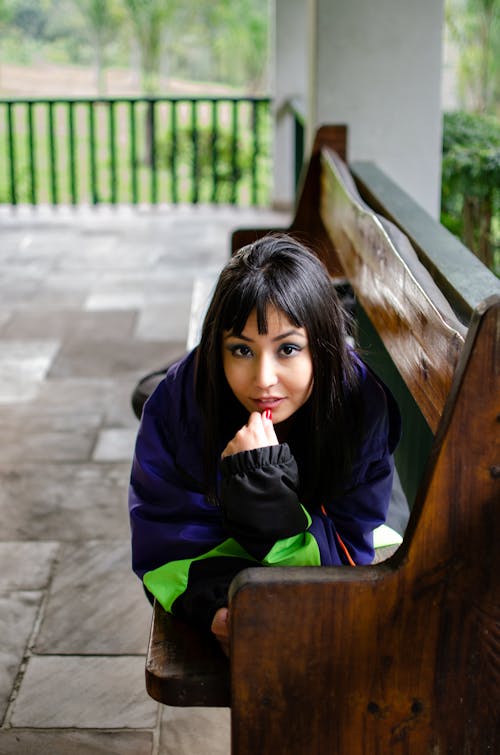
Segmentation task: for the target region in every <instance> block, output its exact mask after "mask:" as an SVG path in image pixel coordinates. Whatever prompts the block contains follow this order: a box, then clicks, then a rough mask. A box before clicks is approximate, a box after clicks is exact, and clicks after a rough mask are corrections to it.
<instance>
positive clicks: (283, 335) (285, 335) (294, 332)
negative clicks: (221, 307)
mask: <svg viewBox="0 0 500 755" xmlns="http://www.w3.org/2000/svg"><path fill="white" fill-rule="evenodd" d="M290 336H298V337H299V338H306V336H305V335H304V334H303V333H299V331H298V330H287V331H286V333H280V335H279V336H276V337H275V338H273V339H272V341H273V343H274V342H276V341H282V340H283V339H284V338H290ZM228 338H237V339H241V340H242V341H247V343H253V338H249V337H248V336H244V335H243V333H240V334H239V335H238V334H236V333H229V334H228V335H227V336H224V340H225V341H227V339H228Z"/></svg>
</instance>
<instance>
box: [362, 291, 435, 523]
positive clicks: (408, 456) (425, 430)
mask: <svg viewBox="0 0 500 755" xmlns="http://www.w3.org/2000/svg"><path fill="white" fill-rule="evenodd" d="M356 319H357V325H358V332H357V335H358V343H359V345H360V355H361V357H362V358H363V360H364V361H365V362H366V363H367V364H368V365H369V366H370V367H371V368H372V370H373V371H374V372H375V373H376V374H377V375H378V376H379V377H380V378H381V379H382V380H383V381H384V383H385V384H386V385H387V386H388V388H389V389H390V390H391V392H392V395H393V396H394V398H395V399H396V401H397V403H398V406H399V411H400V412H401V417H402V423H403V431H402V437H401V441H400V443H399V446H398V447H397V449H396V453H395V454H394V458H395V461H396V467H397V470H398V474H399V477H400V479H401V485H402V487H403V490H404V493H405V495H406V498H407V501H408V505H409V506H410V508H412V506H413V503H414V500H415V496H416V493H417V491H418V488H419V485H420V480H421V478H422V473H423V471H424V469H425V466H426V464H427V459H428V458H429V453H430V450H431V446H432V442H433V440H434V436H433V434H432V432H431V430H430V428H429V426H428V424H427V422H426V421H425V419H424V417H423V415H422V412H421V411H420V409H419V408H418V406H417V404H416V402H415V400H414V398H413V396H412V395H411V393H410V391H409V390H408V388H407V387H406V384H405V382H404V380H403V378H402V377H401V375H400V374H399V372H398V370H397V369H396V367H395V366H394V362H393V361H392V359H391V358H390V356H389V354H388V352H387V350H386V348H385V346H384V344H383V343H382V341H381V340H380V337H379V335H378V333H377V331H376V330H375V328H374V327H373V325H372V324H371V322H370V320H369V319H368V317H367V315H366V313H365V312H364V310H363V309H362V308H361V306H360V305H359V303H358V304H357V307H356Z"/></svg>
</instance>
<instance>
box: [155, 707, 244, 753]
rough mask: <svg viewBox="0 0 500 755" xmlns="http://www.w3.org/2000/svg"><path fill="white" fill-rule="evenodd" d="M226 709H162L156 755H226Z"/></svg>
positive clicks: (228, 728) (228, 735)
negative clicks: (158, 744) (183, 754)
mask: <svg viewBox="0 0 500 755" xmlns="http://www.w3.org/2000/svg"><path fill="white" fill-rule="evenodd" d="M230 752H231V711H230V709H229V708H172V707H170V706H163V708H162V719H161V732H160V749H159V755H179V754H180V753H185V755H230Z"/></svg>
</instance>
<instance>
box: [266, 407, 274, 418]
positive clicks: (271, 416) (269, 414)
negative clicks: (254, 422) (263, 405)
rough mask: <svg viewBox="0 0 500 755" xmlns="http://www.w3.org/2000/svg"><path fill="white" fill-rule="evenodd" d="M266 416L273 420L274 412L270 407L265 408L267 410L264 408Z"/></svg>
mask: <svg viewBox="0 0 500 755" xmlns="http://www.w3.org/2000/svg"><path fill="white" fill-rule="evenodd" d="M264 417H265V418H266V419H270V420H272V418H273V413H272V411H271V410H270V409H265V410H264Z"/></svg>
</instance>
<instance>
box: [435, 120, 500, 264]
mask: <svg viewBox="0 0 500 755" xmlns="http://www.w3.org/2000/svg"><path fill="white" fill-rule="evenodd" d="M442 212H443V215H442V222H443V223H444V225H446V226H447V227H448V228H449V229H450V230H451V231H452V232H453V233H456V234H457V235H459V236H460V237H461V238H462V240H463V241H464V243H465V244H466V245H467V246H468V247H470V248H471V249H472V250H473V251H474V252H475V253H476V254H477V255H478V256H479V257H480V258H481V259H482V260H483V261H484V262H485V264H487V265H488V266H489V267H491V268H492V269H496V270H497V272H498V271H500V260H499V259H498V258H499V254H500V239H499V238H498V236H497V235H495V228H498V222H499V221H498V219H499V217H500V124H499V122H498V121H497V120H496V119H495V118H492V117H487V116H480V115H475V114H473V113H464V112H456V113H447V114H445V116H444V128H443V163H442Z"/></svg>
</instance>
